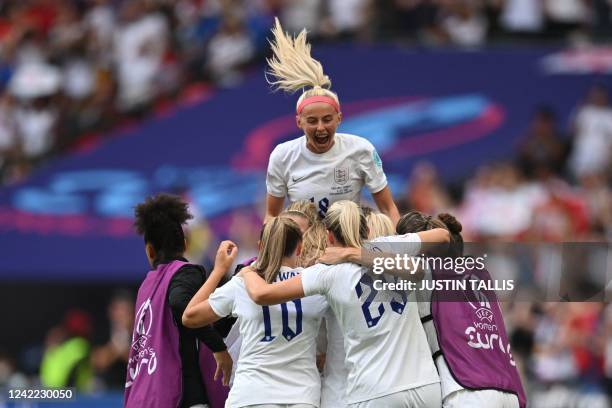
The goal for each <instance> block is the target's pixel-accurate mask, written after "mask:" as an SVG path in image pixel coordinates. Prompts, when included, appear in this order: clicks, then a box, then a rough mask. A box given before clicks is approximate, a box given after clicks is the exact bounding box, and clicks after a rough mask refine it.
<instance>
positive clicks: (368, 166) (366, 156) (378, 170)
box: [359, 141, 387, 194]
mask: <svg viewBox="0 0 612 408" xmlns="http://www.w3.org/2000/svg"><path fill="white" fill-rule="evenodd" d="M365 142H366V146H365V148H364V151H363V152H362V154H361V157H360V161H359V164H360V166H361V171H362V172H363V173H362V174H363V175H364V177H365V185H366V186H367V187H368V190H369V191H370V193H371V194H376V193H378V192H379V191H381V190H382V189H383V188H385V187H386V186H387V176H386V175H385V172H384V171H383V166H382V160H381V159H380V156H379V155H378V152H377V151H376V148H374V146H373V145H372V143H370V142H368V141H365Z"/></svg>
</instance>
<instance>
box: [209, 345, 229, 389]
mask: <svg viewBox="0 0 612 408" xmlns="http://www.w3.org/2000/svg"><path fill="white" fill-rule="evenodd" d="M213 356H214V357H215V361H216V362H217V369H216V370H215V376H214V378H213V379H214V380H215V381H217V379H218V378H219V375H221V374H223V385H225V386H226V387H228V386H229V382H230V378H231V377H232V364H233V362H232V356H230V353H228V352H227V350H224V351H220V352H218V353H213Z"/></svg>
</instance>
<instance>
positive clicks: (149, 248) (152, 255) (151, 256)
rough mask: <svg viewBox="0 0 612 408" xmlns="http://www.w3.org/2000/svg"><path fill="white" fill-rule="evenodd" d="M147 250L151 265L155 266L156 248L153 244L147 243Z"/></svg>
mask: <svg viewBox="0 0 612 408" xmlns="http://www.w3.org/2000/svg"><path fill="white" fill-rule="evenodd" d="M145 252H146V254H147V259H148V260H149V263H150V264H151V266H153V262H154V261H155V255H156V254H155V248H153V245H151V244H150V243H148V242H147V243H146V244H145Z"/></svg>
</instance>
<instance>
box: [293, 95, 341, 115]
mask: <svg viewBox="0 0 612 408" xmlns="http://www.w3.org/2000/svg"><path fill="white" fill-rule="evenodd" d="M317 102H323V103H326V104H328V105H331V106H333V107H334V109H335V110H336V112H340V105H339V104H338V102H336V101H335V100H334V98H332V97H329V96H326V95H320V96H309V97H308V98H304V100H303V101H302V102H301V103H300V104H299V105H298V107H297V113H302V110H304V108H305V107H306V105H310V104H311V103H317Z"/></svg>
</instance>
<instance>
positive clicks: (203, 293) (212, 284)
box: [185, 266, 227, 312]
mask: <svg viewBox="0 0 612 408" xmlns="http://www.w3.org/2000/svg"><path fill="white" fill-rule="evenodd" d="M226 272H227V271H225V270H223V269H221V268H217V267H216V266H215V267H214V268H213V271H212V272H211V274H210V276H209V277H208V279H206V282H204V284H203V285H202V287H200V289H198V291H197V292H196V294H195V295H194V296H193V297H192V298H191V300H190V301H189V303H188V304H187V307H186V308H185V312H187V310H190V309H193V308H194V307H196V306H197V305H198V304H200V303H202V302H204V301H205V300H208V298H209V297H210V295H211V294H212V293H213V292H214V291H215V289H217V286H219V282H221V279H222V278H223V276H225V273H226Z"/></svg>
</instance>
